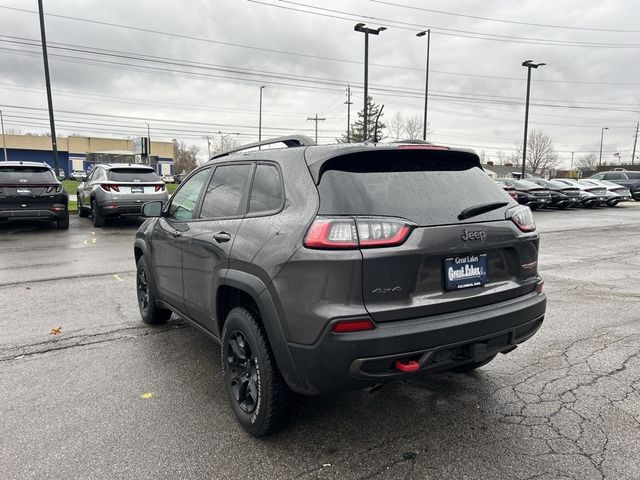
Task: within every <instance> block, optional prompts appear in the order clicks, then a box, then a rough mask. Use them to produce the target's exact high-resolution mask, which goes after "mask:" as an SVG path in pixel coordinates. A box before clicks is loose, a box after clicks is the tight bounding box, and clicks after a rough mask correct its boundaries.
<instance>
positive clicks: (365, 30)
mask: <svg viewBox="0 0 640 480" xmlns="http://www.w3.org/2000/svg"><path fill="white" fill-rule="evenodd" d="M353 29H354V30H355V31H356V32H361V33H364V118H363V122H364V124H363V128H362V141H363V142H364V141H365V140H366V139H367V134H368V131H367V130H368V124H367V121H368V119H367V117H368V112H367V106H368V105H367V104H368V100H369V34H371V35H380V32H384V31H385V30H386V29H387V28H386V27H379V28H368V27H367V26H366V25H365V24H364V23H358V24H356V26H355V27H353Z"/></svg>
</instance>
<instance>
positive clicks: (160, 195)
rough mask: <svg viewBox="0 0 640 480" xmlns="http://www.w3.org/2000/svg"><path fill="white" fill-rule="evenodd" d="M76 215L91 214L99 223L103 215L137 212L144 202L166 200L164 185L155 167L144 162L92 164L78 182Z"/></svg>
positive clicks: (102, 219)
mask: <svg viewBox="0 0 640 480" xmlns="http://www.w3.org/2000/svg"><path fill="white" fill-rule="evenodd" d="M76 194H77V196H78V215H79V216H81V217H87V216H89V214H91V215H92V217H93V225H94V226H95V227H98V228H100V227H102V226H103V225H104V223H105V221H106V220H107V218H113V217H118V216H124V215H127V216H139V215H141V214H142V205H143V204H144V203H145V202H150V201H153V200H160V201H161V202H162V203H163V204H164V203H166V202H167V200H168V195H167V188H166V186H165V184H164V182H163V181H162V180H161V179H160V177H159V176H158V174H157V173H156V171H155V170H154V169H153V168H152V167H149V166H147V165H132V164H109V165H106V164H105V165H101V164H98V165H96V166H95V167H94V168H93V169H92V170H91V172H90V173H89V175H88V176H87V179H86V180H85V181H84V182H83V183H81V184H80V185H78V190H77V192H76Z"/></svg>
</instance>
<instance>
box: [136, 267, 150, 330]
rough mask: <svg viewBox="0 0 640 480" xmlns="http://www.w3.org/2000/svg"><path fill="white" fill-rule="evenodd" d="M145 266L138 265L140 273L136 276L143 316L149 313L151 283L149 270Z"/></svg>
mask: <svg viewBox="0 0 640 480" xmlns="http://www.w3.org/2000/svg"><path fill="white" fill-rule="evenodd" d="M144 267H145V266H144V265H138V275H137V278H136V284H137V287H138V288H137V291H138V307H140V314H141V315H142V317H143V318H144V317H145V316H147V315H148V313H149V283H148V282H147V272H146V270H145V268H144Z"/></svg>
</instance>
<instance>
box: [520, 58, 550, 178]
mask: <svg viewBox="0 0 640 480" xmlns="http://www.w3.org/2000/svg"><path fill="white" fill-rule="evenodd" d="M543 65H546V63H534V62H533V60H525V61H524V62H522V66H523V67H527V100H526V102H525V106H524V142H523V143H522V176H521V178H524V177H525V176H526V168H527V167H526V165H527V129H528V128H529V95H530V93H531V69H532V68H538V67H541V66H543Z"/></svg>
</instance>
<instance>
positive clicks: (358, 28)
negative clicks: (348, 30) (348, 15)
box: [353, 23, 365, 32]
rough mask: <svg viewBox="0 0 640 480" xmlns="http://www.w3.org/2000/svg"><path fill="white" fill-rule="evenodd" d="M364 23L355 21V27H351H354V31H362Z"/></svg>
mask: <svg viewBox="0 0 640 480" xmlns="http://www.w3.org/2000/svg"><path fill="white" fill-rule="evenodd" d="M364 25H365V24H364V23H356V26H355V27H353V29H354V30H355V31H356V32H364V28H363V27H364Z"/></svg>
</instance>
